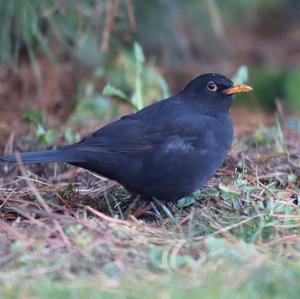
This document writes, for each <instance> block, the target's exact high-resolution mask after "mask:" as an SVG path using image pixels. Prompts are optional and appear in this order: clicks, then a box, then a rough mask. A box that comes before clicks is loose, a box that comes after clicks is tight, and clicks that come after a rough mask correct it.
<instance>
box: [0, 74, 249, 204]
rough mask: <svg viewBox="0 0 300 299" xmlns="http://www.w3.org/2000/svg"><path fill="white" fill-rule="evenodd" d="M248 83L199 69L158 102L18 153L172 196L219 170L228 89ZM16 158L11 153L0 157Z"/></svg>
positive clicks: (243, 88)
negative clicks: (72, 138) (74, 137)
mask: <svg viewBox="0 0 300 299" xmlns="http://www.w3.org/2000/svg"><path fill="white" fill-rule="evenodd" d="M250 91H252V88H251V87H250V86H247V85H234V84H233V82H232V81H231V80H230V79H228V78H226V77H224V76H222V75H218V74H204V75H200V76H198V77H196V78H195V79H193V80H192V81H191V82H190V83H188V84H187V85H186V86H185V87H184V88H183V90H181V91H180V92H179V93H177V94H176V95H174V96H171V97H169V98H167V99H165V100H162V101H160V102H156V103H154V104H152V105H149V106H148V107H146V108H144V109H142V110H140V111H138V112H136V113H133V114H130V115H126V116H123V117H121V118H120V119H119V120H117V121H114V122H112V123H110V124H108V125H106V126H104V127H102V128H101V129H99V130H98V131H96V132H94V133H92V134H91V135H89V136H87V137H86V138H84V139H83V140H81V141H80V142H78V143H75V144H72V145H68V146H65V147H62V148H60V149H56V150H46V151H37V152H27V153H22V154H20V158H21V160H22V162H23V163H24V164H30V163H48V162H66V163H69V164H72V165H75V166H79V167H82V168H85V169H88V170H91V171H93V172H96V173H98V174H100V175H102V176H105V177H107V178H110V179H113V180H116V181H118V182H119V183H121V184H122V185H124V186H125V188H127V189H128V190H129V191H131V192H134V193H138V194H140V195H142V196H143V197H144V198H145V199H149V200H151V199H153V198H155V199H158V200H160V201H162V202H167V201H175V200H178V199H180V198H182V197H184V196H186V195H189V194H191V193H192V192H194V191H195V190H197V189H198V188H199V187H201V186H202V185H203V184H205V183H206V182H207V181H208V179H209V178H210V177H211V176H212V175H213V174H214V173H215V172H216V171H217V170H218V168H219V167H220V165H221V164H222V162H223V161H224V159H225V157H226V154H227V151H228V150H229V148H230V146H231V143H232V138H233V127H232V122H231V117H230V115H229V108H230V106H231V103H232V100H233V95H234V94H238V93H247V92H250ZM0 160H2V161H4V162H12V163H15V162H17V159H16V156H15V155H7V156H3V157H1V158H0Z"/></svg>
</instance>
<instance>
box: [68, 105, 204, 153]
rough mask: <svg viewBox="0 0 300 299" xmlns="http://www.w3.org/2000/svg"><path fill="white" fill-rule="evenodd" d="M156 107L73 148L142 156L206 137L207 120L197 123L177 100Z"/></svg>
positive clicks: (100, 132)
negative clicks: (160, 147)
mask: <svg viewBox="0 0 300 299" xmlns="http://www.w3.org/2000/svg"><path fill="white" fill-rule="evenodd" d="M157 104H159V105H157ZM157 104H154V105H152V106H149V107H147V108H145V109H143V110H141V111H139V112H137V113H135V114H131V115H127V116H124V117H121V118H120V119H119V120H117V121H115V122H113V123H110V124H109V125H106V126H105V127H103V128H101V129H99V130H97V131H96V132H94V133H93V134H91V135H89V136H87V137H86V138H84V139H83V140H82V141H80V142H79V143H76V144H75V145H71V147H73V148H74V149H76V150H79V151H88V152H119V153H125V154H141V153H144V152H146V151H152V150H153V149H154V148H156V147H157V146H158V145H161V144H162V143H164V142H168V141H169V142H172V140H174V139H173V137H174V136H175V137H176V138H177V139H178V138H180V139H181V140H182V141H183V142H187V143H189V144H193V143H194V142H196V140H197V141H198V142H199V139H203V138H201V134H198V133H199V132H202V135H203V130H201V128H202V129H203V128H205V126H206V124H207V121H208V120H207V117H206V116H198V117H197V121H195V119H193V118H191V115H190V113H189V114H185V111H183V110H182V109H180V107H178V106H177V105H176V103H175V101H174V100H172V102H171V101H170V100H164V101H162V102H159V103H157ZM150 109H151V111H149V110H150ZM186 115H189V117H187V116H186ZM199 129H200V130H199ZM203 137H204V136H203Z"/></svg>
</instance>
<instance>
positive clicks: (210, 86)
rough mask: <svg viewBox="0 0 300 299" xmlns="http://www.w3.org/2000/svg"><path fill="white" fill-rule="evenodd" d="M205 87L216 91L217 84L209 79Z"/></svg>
mask: <svg viewBox="0 0 300 299" xmlns="http://www.w3.org/2000/svg"><path fill="white" fill-rule="evenodd" d="M207 89H208V90H209V91H213V92H216V91H217V89H218V86H217V84H216V83H215V82H213V81H210V82H208V83H207Z"/></svg>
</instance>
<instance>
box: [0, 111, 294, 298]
mask: <svg viewBox="0 0 300 299" xmlns="http://www.w3.org/2000/svg"><path fill="white" fill-rule="evenodd" d="M234 114H235V115H234V118H235V124H236V128H237V130H236V131H237V134H236V136H237V137H236V140H235V142H234V144H233V147H232V150H231V152H230V154H229V156H228V158H227V160H226V161H225V163H224V164H223V166H222V168H221V169H220V170H219V171H218V173H217V174H216V175H215V176H214V177H213V178H212V179H211V180H210V182H209V183H208V185H207V186H205V187H204V188H203V189H202V190H201V191H199V192H197V193H195V194H194V195H193V196H192V197H190V198H186V199H185V201H181V202H179V203H177V204H171V205H167V206H165V207H160V206H157V205H154V206H149V205H147V204H146V203H144V202H142V201H140V200H139V199H137V198H134V197H132V196H131V195H130V194H128V193H127V191H126V190H124V189H123V188H122V187H121V186H119V185H118V184H117V183H115V182H113V181H108V180H106V179H104V178H102V177H99V176H97V175H95V174H92V173H89V172H87V171H84V170H81V169H79V168H73V167H71V166H70V167H69V166H66V165H48V166H26V168H25V167H23V166H22V165H19V166H7V165H5V166H4V165H1V168H0V178H1V179H0V183H1V187H0V188H1V189H0V194H1V197H0V205H1V212H0V218H1V226H0V240H1V241H0V263H1V274H0V284H1V289H0V294H1V296H0V297H1V298H100V297H101V296H102V297H103V298H183V297H184V298H200V297H204V298H298V294H299V291H300V290H299V278H300V265H299V258H300V256H299V246H300V234H299V232H300V231H299V227H300V216H299V208H298V205H299V203H298V197H299V183H300V181H299V171H300V168H299V167H300V158H299V155H298V153H299V149H300V142H299V136H298V134H297V133H295V132H292V131H290V130H288V129H286V128H285V127H284V126H283V127H282V126H281V125H280V124H279V121H277V122H276V121H275V120H274V122H273V127H266V126H260V127H259V126H257V121H256V122H255V121H254V123H255V124H252V125H251V126H246V125H244V127H243V126H242V122H243V121H242V120H244V117H243V114H242V112H240V113H238V112H237V111H234ZM248 115H249V114H248ZM256 115H257V114H256ZM270 122H272V120H270ZM4 146H5V144H4V143H3V144H2V149H3V150H4ZM19 146H20V147H21V148H22V144H19ZM10 147H11V144H9V143H8V144H6V150H9V148H10ZM1 152H2V151H1ZM189 204H190V205H189ZM102 297H101V298H102Z"/></svg>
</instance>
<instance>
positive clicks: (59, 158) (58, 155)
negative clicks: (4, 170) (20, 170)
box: [0, 149, 83, 164]
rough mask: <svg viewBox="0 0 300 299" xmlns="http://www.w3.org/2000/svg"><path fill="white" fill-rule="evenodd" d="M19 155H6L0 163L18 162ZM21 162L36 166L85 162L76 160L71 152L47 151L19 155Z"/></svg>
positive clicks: (0, 159) (1, 158)
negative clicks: (36, 164)
mask: <svg viewBox="0 0 300 299" xmlns="http://www.w3.org/2000/svg"><path fill="white" fill-rule="evenodd" d="M17 157H18V155H17V154H16V155H6V156H3V157H0V161H3V162H8V163H16V162H18V158H17ZM19 157H20V160H21V161H22V163H24V164H35V163H51V162H67V163H76V162H83V161H82V159H78V157H77V158H76V157H75V155H74V152H72V151H70V150H63V149H62V150H59V149H58V150H46V151H38V152H27V153H20V154H19Z"/></svg>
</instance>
